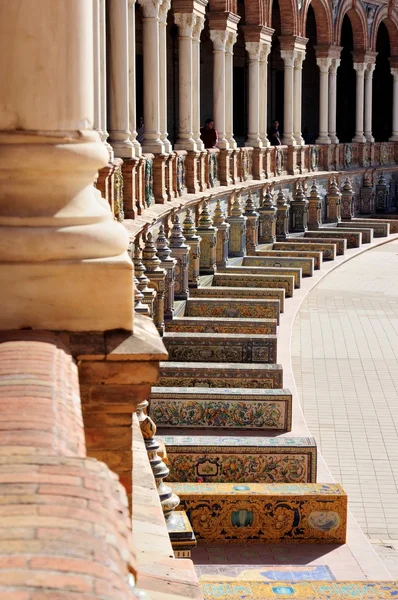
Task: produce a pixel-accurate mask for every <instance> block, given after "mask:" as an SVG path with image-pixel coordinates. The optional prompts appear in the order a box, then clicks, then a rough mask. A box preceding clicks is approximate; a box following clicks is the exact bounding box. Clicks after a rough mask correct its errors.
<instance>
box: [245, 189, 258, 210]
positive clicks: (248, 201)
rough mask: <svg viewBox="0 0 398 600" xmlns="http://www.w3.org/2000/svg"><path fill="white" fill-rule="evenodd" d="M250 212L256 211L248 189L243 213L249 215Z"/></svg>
mask: <svg viewBox="0 0 398 600" xmlns="http://www.w3.org/2000/svg"><path fill="white" fill-rule="evenodd" d="M252 213H256V207H255V206H254V202H253V196H252V193H251V191H250V190H249V191H248V192H247V196H246V204H245V214H246V215H249V214H252Z"/></svg>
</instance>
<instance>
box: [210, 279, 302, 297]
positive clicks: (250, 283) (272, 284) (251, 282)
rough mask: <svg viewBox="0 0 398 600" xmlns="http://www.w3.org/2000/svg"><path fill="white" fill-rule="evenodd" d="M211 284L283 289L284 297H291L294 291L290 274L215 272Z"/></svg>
mask: <svg viewBox="0 0 398 600" xmlns="http://www.w3.org/2000/svg"><path fill="white" fill-rule="evenodd" d="M213 286H224V287H250V288H252V287H265V288H277V289H284V290H285V296H286V298H291V297H292V296H293V292H294V277H293V276H292V275H247V274H240V273H216V275H214V277H213Z"/></svg>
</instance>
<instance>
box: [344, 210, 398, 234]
mask: <svg viewBox="0 0 398 600" xmlns="http://www.w3.org/2000/svg"><path fill="white" fill-rule="evenodd" d="M355 220H356V219H355ZM358 220H359V219H358ZM361 220H363V221H367V220H368V219H365V218H364V217H362V219H361ZM369 221H370V222H372V221H377V222H379V221H380V222H381V223H388V224H389V225H390V231H389V233H390V234H392V233H398V218H397V217H396V216H395V218H394V217H393V216H392V215H391V216H390V218H388V217H387V216H386V215H383V214H373V215H371V216H370V217H369Z"/></svg>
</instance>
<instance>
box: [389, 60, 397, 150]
mask: <svg viewBox="0 0 398 600" xmlns="http://www.w3.org/2000/svg"><path fill="white" fill-rule="evenodd" d="M391 75H392V76H393V78H394V86H393V96H392V136H391V137H390V142H398V69H396V68H393V69H391Z"/></svg>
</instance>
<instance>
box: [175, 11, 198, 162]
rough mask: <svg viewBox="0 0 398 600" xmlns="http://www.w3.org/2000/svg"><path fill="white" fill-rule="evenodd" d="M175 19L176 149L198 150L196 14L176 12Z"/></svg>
mask: <svg viewBox="0 0 398 600" xmlns="http://www.w3.org/2000/svg"><path fill="white" fill-rule="evenodd" d="M174 20H175V22H176V24H177V26H178V34H179V35H178V45H179V52H178V62H179V94H178V96H179V133H178V140H177V143H176V144H175V149H176V150H188V151H189V150H197V145H196V142H195V140H194V137H193V131H192V129H193V128H192V115H193V110H192V98H193V87H194V85H195V84H196V82H195V83H194V81H193V52H192V50H193V48H192V41H193V37H192V35H193V28H194V25H195V20H196V15H194V14H193V13H176V14H175V15H174Z"/></svg>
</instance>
